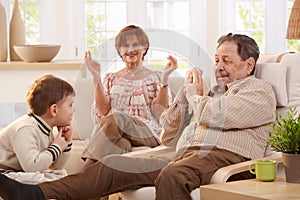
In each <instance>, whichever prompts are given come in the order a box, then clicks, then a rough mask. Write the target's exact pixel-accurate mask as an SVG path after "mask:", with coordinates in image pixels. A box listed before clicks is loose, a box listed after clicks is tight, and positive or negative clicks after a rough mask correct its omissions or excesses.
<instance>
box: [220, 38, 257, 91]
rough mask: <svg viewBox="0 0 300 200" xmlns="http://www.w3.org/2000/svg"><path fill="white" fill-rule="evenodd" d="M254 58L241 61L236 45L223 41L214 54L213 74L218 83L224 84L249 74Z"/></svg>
mask: <svg viewBox="0 0 300 200" xmlns="http://www.w3.org/2000/svg"><path fill="white" fill-rule="evenodd" d="M253 67H254V59H253V58H248V59H247V60H245V61H242V59H241V57H240V56H239V55H238V52H237V45H236V44H235V43H233V42H224V43H223V44H221V45H220V46H219V48H218V49H217V52H216V54H215V76H216V80H217V82H218V84H219V85H225V84H227V83H231V82H233V81H235V80H239V79H242V78H245V77H247V76H249V75H250V73H251V71H252V69H253Z"/></svg>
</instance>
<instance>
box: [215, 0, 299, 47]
mask: <svg viewBox="0 0 300 200" xmlns="http://www.w3.org/2000/svg"><path fill="white" fill-rule="evenodd" d="M219 2H220V8H225V9H221V18H220V24H221V32H238V33H245V34H248V35H250V36H252V37H253V38H255V40H256V41H257V43H258V45H259V47H260V50H261V53H281V52H284V51H287V50H293V51H299V49H300V45H299V42H298V41H295V40H293V41H292V40H286V39H285V35H286V28H287V24H288V19H289V15H290V11H291V8H292V6H293V2H294V0H286V1H282V0H272V1H271V0H228V1H222V0H220V1H219Z"/></svg>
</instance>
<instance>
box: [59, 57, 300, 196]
mask: <svg viewBox="0 0 300 200" xmlns="http://www.w3.org/2000/svg"><path fill="white" fill-rule="evenodd" d="M280 57H281V59H278V55H261V56H260V58H259V61H258V63H260V64H258V66H257V69H258V70H261V69H266V68H268V70H262V71H260V72H259V73H260V75H259V76H262V77H263V79H266V80H268V79H269V81H271V82H272V84H275V85H274V88H275V90H277V91H276V94H277V95H278V98H279V101H280V102H279V104H281V105H280V106H278V109H277V110H278V111H279V112H280V113H285V112H286V110H287V109H288V108H290V107H294V106H299V107H298V111H300V78H298V77H297V76H298V74H299V73H300V66H299V63H300V53H293V54H292V53H288V54H284V55H283V56H280ZM276 60H278V62H277V64H276ZM273 69H274V70H273ZM278 70H279V72H278ZM257 73H258V72H257ZM82 74H83V75H81V74H80V75H79V76H78V79H77V80H76V81H75V83H74V86H75V90H76V93H77V95H76V99H75V116H74V120H73V127H74V136H73V148H72V153H71V157H70V159H69V161H68V163H67V164H66V166H65V168H66V170H67V171H68V173H76V172H78V171H79V169H80V167H81V166H82V160H81V159H80V156H81V153H82V151H83V149H84V143H85V142H84V141H85V139H86V138H88V137H89V135H90V134H91V132H92V129H93V122H92V120H91V115H90V106H91V104H92V101H93V95H94V94H93V93H94V92H93V89H94V87H93V84H92V81H91V79H89V78H86V75H85V72H84V69H83V72H82ZM169 81H170V82H169V85H170V86H171V87H172V91H173V92H174V93H176V91H177V90H178V88H179V87H180V86H181V85H182V84H183V78H182V77H179V78H171V79H170V80H169ZM144 148H145V147H141V148H138V149H134V152H133V153H128V155H127V156H145V155H146V156H147V155H148V156H153V155H157V154H160V155H161V154H162V153H167V154H170V149H166V148H164V147H158V148H157V149H158V150H157V149H153V148H152V149H151V150H147V149H146V150H145V149H144ZM140 149H144V150H141V151H137V150H140ZM149 152H150V153H149ZM272 158H273V159H277V160H278V162H280V161H281V156H280V155H279V156H278V154H277V155H275V157H272ZM248 165H249V163H243V164H241V165H235V166H230V167H229V168H226V169H221V170H220V171H218V173H216V175H215V176H214V177H213V179H212V181H211V182H214V183H219V182H226V181H227V179H228V178H229V177H230V176H231V175H232V174H234V173H238V172H240V171H245V170H248ZM154 191H155V189H154V187H145V188H141V189H139V190H134V191H128V192H125V193H122V194H120V197H122V198H124V199H127V200H138V199H143V200H147V199H149V200H150V199H154V194H155V193H154ZM192 195H193V199H200V192H199V189H197V190H195V191H193V192H192Z"/></svg>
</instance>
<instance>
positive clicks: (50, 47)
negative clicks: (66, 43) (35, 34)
mask: <svg viewBox="0 0 300 200" xmlns="http://www.w3.org/2000/svg"><path fill="white" fill-rule="evenodd" d="M14 49H15V51H16V53H17V54H18V55H19V56H20V58H21V59H22V60H23V61H25V62H50V61H51V60H52V59H53V58H54V57H55V56H56V55H57V53H58V52H59V50H60V45H56V44H36V45H14Z"/></svg>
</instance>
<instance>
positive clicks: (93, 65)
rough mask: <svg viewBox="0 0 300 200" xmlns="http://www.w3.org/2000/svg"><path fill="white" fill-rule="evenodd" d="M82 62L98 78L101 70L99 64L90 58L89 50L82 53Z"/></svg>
mask: <svg viewBox="0 0 300 200" xmlns="http://www.w3.org/2000/svg"><path fill="white" fill-rule="evenodd" d="M84 62H85V64H86V66H87V68H88V69H89V71H90V72H91V74H92V75H93V77H94V78H98V79H99V78H100V70H101V65H100V63H98V62H97V61H95V60H93V59H92V56H91V52H90V51H86V52H85V55H84Z"/></svg>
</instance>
